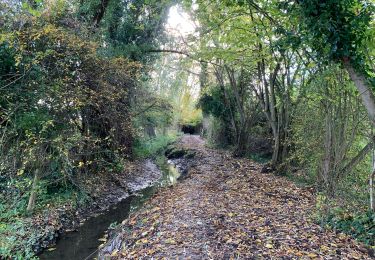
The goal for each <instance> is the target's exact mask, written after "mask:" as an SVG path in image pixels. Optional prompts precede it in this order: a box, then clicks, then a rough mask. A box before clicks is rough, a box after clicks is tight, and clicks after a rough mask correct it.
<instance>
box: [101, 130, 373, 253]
mask: <svg viewBox="0 0 375 260" xmlns="http://www.w3.org/2000/svg"><path fill="white" fill-rule="evenodd" d="M180 145H181V146H182V147H183V148H185V149H191V150H194V151H196V156H195V158H194V160H195V162H194V164H193V166H192V167H191V169H190V170H189V177H188V178H186V179H185V180H183V181H182V182H180V183H177V184H176V185H175V186H173V187H170V188H166V189H163V190H161V191H160V192H159V193H157V194H156V195H155V196H154V197H153V198H152V199H151V200H150V201H149V202H147V203H146V205H145V207H144V209H143V210H141V211H139V212H136V213H134V214H133V215H132V216H131V217H130V218H129V219H127V220H125V221H124V222H123V223H122V232H120V233H119V234H118V235H117V237H116V239H121V241H122V242H121V243H120V244H119V245H120V246H119V248H116V249H114V250H115V251H114V252H113V251H112V252H101V253H102V255H103V254H104V255H106V256H108V257H110V258H112V259H150V258H153V259H162V258H164V259H371V256H369V255H368V254H367V252H366V249H365V248H364V247H363V245H361V244H360V243H358V242H356V241H355V240H353V239H352V238H350V237H349V236H347V235H344V234H340V233H335V232H334V231H329V230H324V229H323V228H321V227H320V226H319V225H317V224H315V223H314V221H313V219H312V217H311V216H312V213H313V210H314V205H315V200H314V194H313V192H312V190H311V189H307V188H299V187H297V186H296V185H295V184H294V183H293V182H291V181H289V180H287V179H285V178H283V177H280V176H275V175H272V174H263V173H260V172H261V167H262V166H261V165H260V164H257V163H255V162H252V161H250V160H248V159H238V158H232V157H231V156H229V154H228V153H226V152H225V151H217V150H213V149H209V148H207V147H205V146H204V142H203V141H202V139H200V138H199V137H198V136H185V137H183V138H182V140H181V142H180Z"/></svg>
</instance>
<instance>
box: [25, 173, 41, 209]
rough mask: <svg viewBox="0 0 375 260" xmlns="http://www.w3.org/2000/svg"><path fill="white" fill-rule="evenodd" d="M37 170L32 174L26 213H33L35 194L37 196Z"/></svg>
mask: <svg viewBox="0 0 375 260" xmlns="http://www.w3.org/2000/svg"><path fill="white" fill-rule="evenodd" d="M39 178H40V176H39V169H36V170H35V174H34V180H33V185H32V187H31V193H30V197H29V203H28V204H27V209H26V211H27V212H31V211H33V209H34V207H35V200H36V194H37V188H38V183H39Z"/></svg>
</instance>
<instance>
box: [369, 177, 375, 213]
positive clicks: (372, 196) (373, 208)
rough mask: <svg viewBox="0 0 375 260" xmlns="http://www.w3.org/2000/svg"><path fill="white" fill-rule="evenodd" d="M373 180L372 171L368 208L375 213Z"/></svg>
mask: <svg viewBox="0 0 375 260" xmlns="http://www.w3.org/2000/svg"><path fill="white" fill-rule="evenodd" d="M374 178H375V170H374V171H372V173H371V175H370V208H371V210H372V211H375V201H374Z"/></svg>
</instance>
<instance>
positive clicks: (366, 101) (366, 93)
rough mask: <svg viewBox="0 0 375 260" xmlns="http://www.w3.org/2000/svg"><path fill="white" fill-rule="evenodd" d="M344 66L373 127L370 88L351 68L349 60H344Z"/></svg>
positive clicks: (374, 110)
mask: <svg viewBox="0 0 375 260" xmlns="http://www.w3.org/2000/svg"><path fill="white" fill-rule="evenodd" d="M344 66H345V68H346V70H347V71H348V73H349V76H350V78H351V80H352V81H353V82H354V84H355V86H356V87H357V89H358V91H359V94H360V96H361V99H362V103H363V105H364V106H365V108H366V110H367V114H368V116H369V118H370V121H371V123H372V125H373V126H375V98H374V94H373V93H372V90H371V88H370V86H368V83H367V80H366V78H365V77H364V76H363V75H361V74H360V73H358V72H357V71H356V70H355V69H354V68H353V66H352V64H351V63H350V61H349V59H344Z"/></svg>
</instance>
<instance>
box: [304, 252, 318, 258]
mask: <svg viewBox="0 0 375 260" xmlns="http://www.w3.org/2000/svg"><path fill="white" fill-rule="evenodd" d="M307 256H308V257H311V258H316V257H318V255H317V254H314V253H308V254H307Z"/></svg>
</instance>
